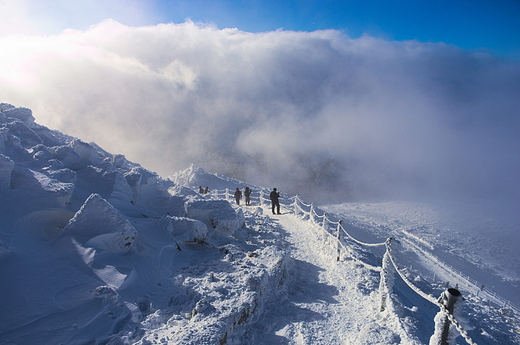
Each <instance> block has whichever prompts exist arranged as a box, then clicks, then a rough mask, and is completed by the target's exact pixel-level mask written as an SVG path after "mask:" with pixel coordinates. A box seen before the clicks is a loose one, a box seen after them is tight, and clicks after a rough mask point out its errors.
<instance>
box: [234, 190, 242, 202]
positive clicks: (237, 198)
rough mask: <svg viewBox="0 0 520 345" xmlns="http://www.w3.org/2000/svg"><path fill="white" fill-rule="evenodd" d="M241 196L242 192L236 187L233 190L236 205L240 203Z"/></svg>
mask: <svg viewBox="0 0 520 345" xmlns="http://www.w3.org/2000/svg"><path fill="white" fill-rule="evenodd" d="M241 198H242V192H241V191H240V189H238V188H237V190H236V191H235V200H236V201H237V205H240V199H241Z"/></svg>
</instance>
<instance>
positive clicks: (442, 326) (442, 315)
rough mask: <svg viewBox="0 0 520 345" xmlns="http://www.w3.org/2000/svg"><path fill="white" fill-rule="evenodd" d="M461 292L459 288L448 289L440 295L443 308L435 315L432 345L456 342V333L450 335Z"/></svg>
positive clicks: (446, 344)
mask: <svg viewBox="0 0 520 345" xmlns="http://www.w3.org/2000/svg"><path fill="white" fill-rule="evenodd" d="M460 296H461V293H460V292H459V290H457V289H453V288H450V289H447V290H446V291H444V292H443V293H442V294H441V297H439V301H438V302H439V304H440V308H441V310H440V311H439V312H438V313H437V315H436V316H435V332H434V333H433V335H432V337H431V338H430V345H450V344H455V343H454V341H453V340H454V338H455V337H456V336H455V335H452V336H450V328H451V327H450V326H451V323H452V322H451V321H450V320H451V319H453V312H454V309H455V303H456V302H457V301H458V299H459V298H460Z"/></svg>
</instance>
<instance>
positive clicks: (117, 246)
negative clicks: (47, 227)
mask: <svg viewBox="0 0 520 345" xmlns="http://www.w3.org/2000/svg"><path fill="white" fill-rule="evenodd" d="M63 235H69V236H71V237H73V238H74V239H75V240H76V241H77V242H79V243H81V244H85V245H86V246H89V247H93V248H95V249H98V250H107V251H113V252H118V253H126V252H128V251H130V250H131V248H132V245H133V243H134V241H135V239H136V238H137V230H136V229H135V228H134V227H133V226H132V224H130V222H129V221H128V220H126V219H125V218H123V217H122V216H121V215H120V214H119V212H118V211H117V210H116V209H115V208H114V207H113V206H112V205H110V204H109V203H108V202H107V201H106V200H105V199H103V198H102V197H101V196H100V195H99V194H92V195H90V196H89V197H88V199H87V200H86V201H85V203H84V204H83V205H82V206H81V208H80V209H79V211H78V212H76V214H75V215H74V217H73V218H72V219H71V220H70V221H69V223H68V224H67V226H65V228H64V229H63Z"/></svg>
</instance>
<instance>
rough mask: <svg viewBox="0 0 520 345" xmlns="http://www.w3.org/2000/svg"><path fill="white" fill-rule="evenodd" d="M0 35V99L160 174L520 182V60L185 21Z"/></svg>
mask: <svg viewBox="0 0 520 345" xmlns="http://www.w3.org/2000/svg"><path fill="white" fill-rule="evenodd" d="M0 47H1V48H2V54H0V72H1V73H0V102H7V103H11V104H14V105H16V106H23V107H27V108H30V109H32V110H33V114H34V116H35V117H36V121H37V122H38V123H40V124H43V125H45V126H47V127H50V128H52V129H57V130H60V131H62V132H64V133H67V134H70V135H73V136H76V137H79V138H81V139H83V140H86V141H93V142H96V143H97V144H99V145H100V146H101V147H103V148H105V149H106V150H108V151H110V152H113V153H122V154H124V155H126V156H127V158H129V159H130V160H133V161H137V162H139V163H141V164H142V165H143V166H145V167H146V168H148V169H150V170H154V171H157V172H158V173H160V174H161V175H163V176H165V177H166V176H168V175H170V174H172V173H173V172H175V171H178V170H180V169H184V168H186V167H188V166H189V165H190V164H191V163H193V164H195V165H196V166H200V167H203V168H204V169H205V170H207V171H211V172H217V173H221V174H225V175H228V176H231V177H235V178H238V179H242V180H246V181H249V182H251V183H256V184H262V185H265V186H270V187H277V188H279V189H280V190H282V191H285V192H290V193H300V194H301V195H303V196H304V197H305V198H307V199H312V200H316V201H322V202H325V201H342V200H362V199H367V198H377V197H385V198H388V197H418V196H420V197H432V196H435V197H448V196H449V197H451V196H461V197H462V196H464V197H467V196H469V197H498V198H506V197H507V198H508V197H517V196H518V195H520V183H519V181H520V179H519V177H518V176H519V173H520V140H519V138H520V63H519V62H518V61H510V60H506V59H503V58H497V57H493V56H492V55H489V54H485V53H479V52H469V51H464V50H461V49H459V48H457V47H454V46H448V45H445V44H442V43H420V42H416V41H406V42H396V41H386V40H383V39H377V38H373V37H369V36H363V37H361V38H356V39H352V38H349V37H348V36H346V35H345V34H343V33H341V32H338V31H332V30H331V31H316V32H292V31H283V30H278V31H273V32H265V33H255V34H253V33H247V32H242V31H239V30H237V29H222V30H221V29H217V28H215V27H212V26H206V25H198V24H195V23H192V22H186V23H183V24H161V25H155V26H143V27H128V26H124V25H122V24H120V23H118V22H116V21H113V20H109V21H105V22H102V23H100V24H98V25H96V26H93V27H91V28H90V29H89V30H87V31H74V30H67V31H64V32H62V33H61V34H59V35H54V36H8V37H3V38H0ZM210 188H211V186H210Z"/></svg>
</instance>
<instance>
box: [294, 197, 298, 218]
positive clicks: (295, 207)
mask: <svg viewBox="0 0 520 345" xmlns="http://www.w3.org/2000/svg"><path fill="white" fill-rule="evenodd" d="M293 209H294V215H295V216H296V217H298V194H296V195H295V196H294V203H293Z"/></svg>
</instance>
